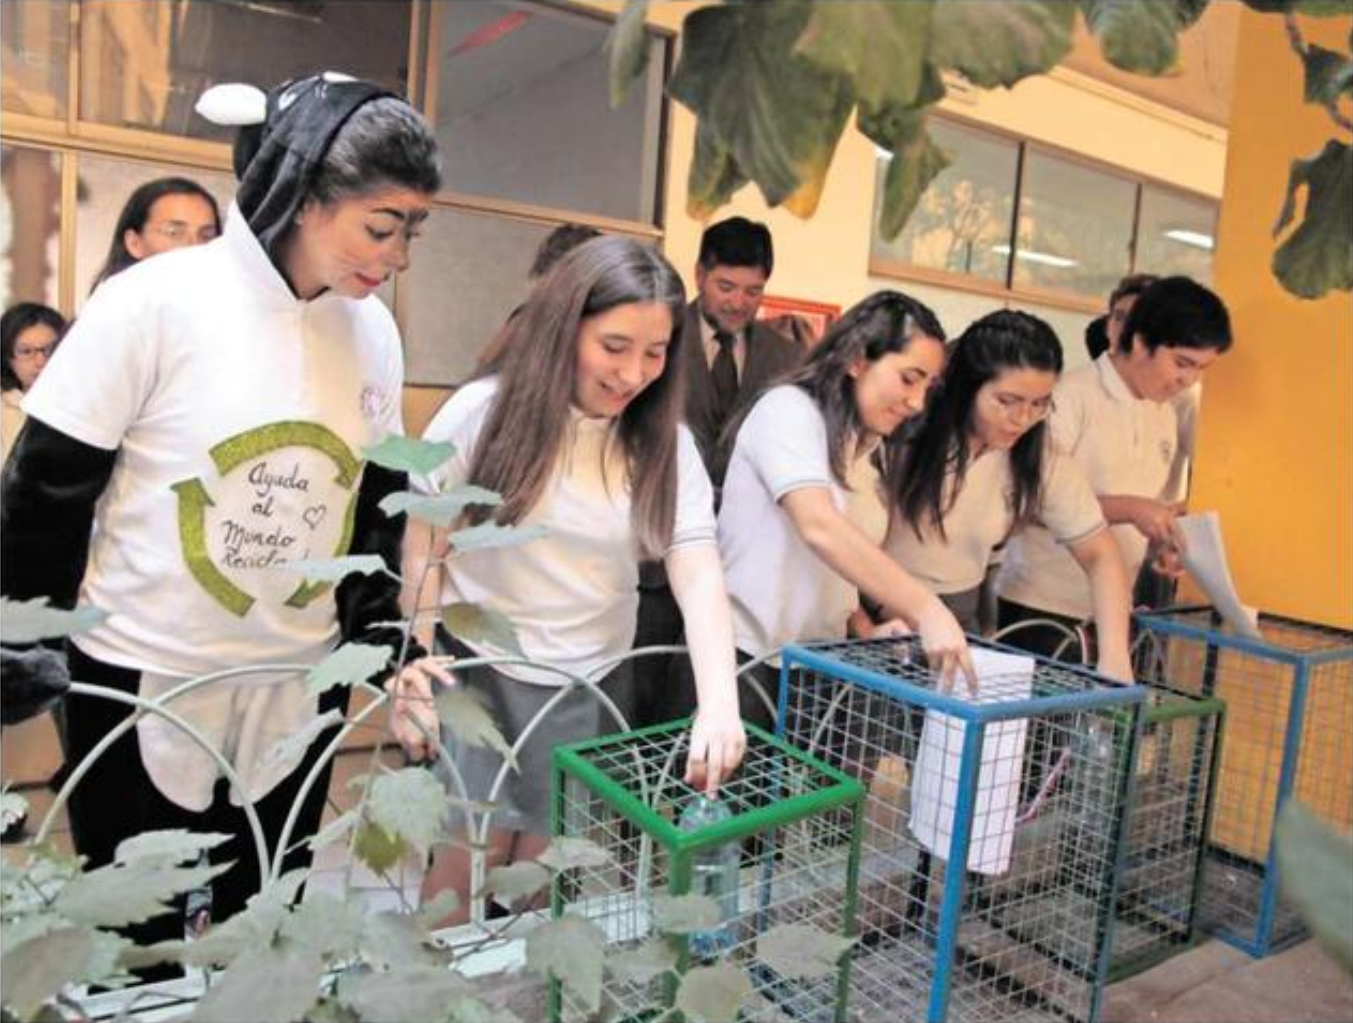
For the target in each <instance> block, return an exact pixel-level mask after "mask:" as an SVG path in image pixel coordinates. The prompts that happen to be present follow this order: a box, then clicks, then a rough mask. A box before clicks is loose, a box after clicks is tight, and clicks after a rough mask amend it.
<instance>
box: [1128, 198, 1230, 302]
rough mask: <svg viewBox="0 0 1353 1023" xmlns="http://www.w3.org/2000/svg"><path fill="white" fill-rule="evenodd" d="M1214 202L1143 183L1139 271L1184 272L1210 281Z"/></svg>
mask: <svg viewBox="0 0 1353 1023" xmlns="http://www.w3.org/2000/svg"><path fill="white" fill-rule="evenodd" d="M1216 227H1217V204H1216V203H1215V202H1211V201H1209V200H1207V199H1200V198H1196V197H1194V196H1191V195H1184V194H1182V193H1180V192H1175V191H1172V190H1169V189H1165V188H1159V187H1157V186H1155V185H1143V186H1142V210H1141V215H1140V217H1139V218H1138V222H1137V262H1136V268H1137V271H1138V272H1139V273H1153V274H1158V275H1160V276H1162V277H1165V276H1168V275H1170V274H1186V275H1188V276H1189V277H1192V278H1193V279H1194V280H1196V281H1201V282H1202V283H1203V284H1211V283H1212V250H1213V248H1214V247H1215V246H1216Z"/></svg>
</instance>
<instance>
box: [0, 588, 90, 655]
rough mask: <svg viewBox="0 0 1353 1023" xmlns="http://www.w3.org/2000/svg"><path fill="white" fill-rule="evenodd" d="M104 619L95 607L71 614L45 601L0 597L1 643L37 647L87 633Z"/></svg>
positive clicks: (78, 610) (81, 609)
mask: <svg viewBox="0 0 1353 1023" xmlns="http://www.w3.org/2000/svg"><path fill="white" fill-rule="evenodd" d="M107 617H108V615H106V614H105V613H104V612H102V611H100V610H99V609H98V608H94V607H88V606H85V607H77V608H76V609H75V610H74V611H63V610H61V609H60V608H57V607H49V606H48V603H47V598H46V597H34V598H33V599H32V600H10V599H9V598H8V597H0V642H3V643H6V644H11V643H37V642H39V641H40V640H44V639H60V638H61V637H62V636H71V635H74V634H75V633H77V632H87V631H89V630H90V629H92V628H94V626H96V625H98V624H100V623H101V622H102V621H103V620H104V619H105V618H107Z"/></svg>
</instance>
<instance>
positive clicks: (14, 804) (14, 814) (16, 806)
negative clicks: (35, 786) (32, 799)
mask: <svg viewBox="0 0 1353 1023" xmlns="http://www.w3.org/2000/svg"><path fill="white" fill-rule="evenodd" d="M27 813H28V800H26V799H24V797H23V796H21V795H19V794H18V793H17V792H4V793H0V828H8V827H9V826H10V825H11V824H13V823H14V822H15V821H18V820H23V818H24V816H25V815H26V814H27Z"/></svg>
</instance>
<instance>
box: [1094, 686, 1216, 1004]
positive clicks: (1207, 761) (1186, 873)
mask: <svg viewBox="0 0 1353 1023" xmlns="http://www.w3.org/2000/svg"><path fill="white" fill-rule="evenodd" d="M1224 712H1225V705H1224V704H1223V703H1222V701H1221V700H1218V699H1216V698H1208V697H1202V696H1193V695H1190V694H1188V693H1179V692H1174V691H1171V690H1168V689H1164V688H1157V689H1152V690H1151V691H1150V693H1149V694H1148V696H1147V700H1146V702H1145V704H1144V705H1143V709H1142V728H1141V737H1140V739H1139V740H1138V744H1137V753H1136V757H1135V759H1134V766H1135V778H1134V783H1133V792H1134V795H1133V800H1132V806H1131V809H1130V812H1129V817H1128V825H1127V838H1126V847H1127V848H1126V852H1125V855H1124V859H1123V870H1122V873H1121V874H1120V876H1119V881H1118V908H1117V913H1116V916H1117V920H1116V922H1115V924H1114V932H1113V953H1112V959H1111V961H1110V967H1109V979H1110V980H1111V981H1112V980H1119V979H1121V978H1123V977H1127V976H1130V975H1131V974H1134V973H1138V972H1140V971H1141V970H1144V969H1147V968H1148V967H1151V966H1154V965H1155V964H1157V963H1159V962H1160V961H1161V960H1163V959H1166V958H1168V957H1169V956H1171V955H1173V954H1174V953H1176V952H1178V951H1181V950H1182V949H1183V948H1185V947H1187V946H1188V945H1189V944H1191V943H1192V941H1193V939H1194V935H1195V926H1196V923H1197V919H1198V908H1199V899H1200V896H1201V889H1202V878H1203V862H1204V856H1205V853H1206V850H1207V827H1208V819H1209V814H1210V812H1211V809H1212V794H1213V791H1214V783H1215V780H1216V777H1217V758H1218V756H1219V754H1220V750H1221V728H1222V720H1223V714H1224Z"/></svg>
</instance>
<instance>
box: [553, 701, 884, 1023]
mask: <svg viewBox="0 0 1353 1023" xmlns="http://www.w3.org/2000/svg"><path fill="white" fill-rule="evenodd" d="M688 732H689V722H688V721H677V722H672V723H670V724H666V725H658V726H655V727H653V728H646V729H641V730H639V731H635V732H629V733H624V734H620V735H613V736H607V737H605V738H602V739H598V740H595V741H590V742H585V743H579V744H575V745H572V746H566V747H560V748H557V749H556V750H555V752H554V781H553V783H554V820H553V830H554V834H555V835H556V836H563V837H567V838H586V839H588V840H590V841H591V842H593V843H595V844H596V845H598V846H600V847H601V849H602V850H604V851H605V853H606V854H607V856H606V863H604V864H599V865H594V866H579V867H575V868H573V869H570V870H568V871H566V872H565V873H563V874H561V875H559V877H558V878H557V879H556V881H555V884H554V888H553V892H552V904H551V911H552V915H553V916H554V918H556V919H558V918H560V917H562V916H563V915H565V914H573V915H577V916H581V917H583V918H584V919H587V920H590V921H591V922H593V923H594V924H596V925H598V926H599V927H600V928H601V929H602V931H603V932H604V934H605V936H606V948H607V954H606V959H607V962H608V964H609V963H613V962H615V961H616V959H617V957H618V956H619V957H623V955H624V954H625V953H626V952H634V951H636V950H638V949H641V948H642V947H643V946H645V944H647V943H650V942H652V941H654V940H656V941H658V942H663V943H669V945H668V947H670V948H674V949H675V950H676V952H677V958H676V964H675V973H673V972H672V971H666V972H661V973H659V971H642V972H639V973H635V972H633V971H620V970H613V969H611V968H610V967H609V966H608V968H607V970H606V974H605V977H604V980H603V988H602V1004H601V1011H600V1017H601V1018H604V1019H633V1020H639V1019H648V1018H656V1017H658V1016H660V1015H662V1014H663V1013H665V1012H667V1011H668V1010H669V1009H671V1008H672V1006H673V1004H674V1000H675V998H676V995H677V984H678V977H679V976H681V975H684V974H685V973H686V971H687V970H688V969H690V968H692V967H695V966H700V965H710V964H712V963H714V962H720V963H732V964H736V965H738V966H741V967H743V968H744V969H745V970H746V973H747V976H748V977H749V978H750V980H751V982H752V985H753V990H754V992H755V994H754V996H753V997H752V999H750V1001H749V1002H748V1004H746V1005H745V1006H744V1008H743V1011H742V1013H741V1014H740V1015H739V1017H738V1018H739V1019H740V1020H748V1021H750V1020H771V1019H776V1020H779V1019H785V1018H793V1019H801V1020H821V1021H830V1020H837V1021H840V1020H843V1019H844V1018H845V980H846V977H847V975H848V972H849V957H848V955H846V954H844V953H843V954H841V955H840V956H839V958H838V961H837V963H836V965H835V967H834V968H833V969H831V970H830V972H829V973H822V974H819V975H817V976H814V977H813V978H812V979H805V978H801V977H795V978H788V977H785V976H781V975H780V974H777V973H776V971H775V970H774V969H773V968H771V967H770V966H768V965H767V964H766V962H765V960H764V959H762V958H759V957H758V956H759V953H760V950H759V948H758V940H759V939H760V938H761V937H762V936H764V935H766V934H767V933H768V932H770V931H771V930H772V929H775V928H780V927H788V926H790V925H794V926H797V927H799V928H812V929H813V930H815V931H817V932H821V933H822V934H826V935H835V936H840V937H841V938H845V937H848V936H849V935H851V934H852V933H853V932H854V913H855V891H856V876H855V875H856V870H857V867H858V863H859V851H860V847H859V843H860V837H861V835H862V833H863V811H862V801H863V798H864V787H863V786H862V785H861V783H860V782H859V781H858V780H856V779H854V778H852V777H850V776H848V775H846V774H845V773H843V772H841V771H839V770H836V769H834V768H831V767H829V766H827V765H825V764H822V763H820V762H819V761H817V760H815V759H814V758H812V757H810V756H807V755H805V754H804V753H802V752H801V751H799V750H797V749H794V748H793V747H791V746H790V745H789V744H787V743H785V742H784V741H782V740H780V739H777V738H776V737H774V736H772V735H769V734H767V733H766V732H764V731H762V730H760V729H758V728H755V727H752V726H748V727H747V740H748V741H747V752H746V754H745V756H744V758H743V762H742V765H741V766H740V767H739V769H738V771H737V773H736V774H735V775H734V776H733V777H732V778H731V779H728V780H725V781H724V783H723V784H722V785H721V786H720V788H719V793H718V806H719V808H720V809H719V811H718V813H717V814H714V815H711V814H709V813H707V812H703V811H707V810H708V808H709V804H708V802H707V801H704V800H702V796H701V793H699V792H697V791H696V790H694V789H692V788H691V787H690V786H689V785H687V784H686V783H685V782H684V781H683V780H682V774H683V771H684V760H685V744H686V742H687V736H688ZM693 811H700V814H699V818H698V819H697V818H696V815H695V813H693ZM730 859H731V862H730ZM721 874H722V877H720V876H719V875H721ZM692 893H694V894H705V895H708V896H710V897H711V898H713V899H714V900H715V901H716V902H718V903H719V905H720V909H721V914H720V920H719V922H718V924H717V925H715V926H711V927H707V928H706V929H704V930H700V931H696V932H695V933H690V934H684V935H679V936H678V935H675V934H673V933H670V932H665V930H664V928H663V926H662V925H663V920H662V905H661V904H662V902H663V900H664V899H665V898H667V897H671V896H681V895H686V894H692ZM796 933H800V934H801V933H804V932H803V931H801V930H800V931H797V932H796ZM655 974H657V975H655ZM587 1014H588V1007H587V1006H583V1005H580V1004H578V1003H577V1001H576V1000H575V999H573V998H572V997H571V995H570V992H569V990H568V988H567V987H566V986H565V985H561V984H559V983H557V982H556V983H554V984H553V985H552V993H551V1015H552V1018H553V1019H555V1020H558V1019H561V1018H562V1019H576V1018H580V1017H582V1016H586V1015H587ZM664 1018H669V1017H666V1016H664Z"/></svg>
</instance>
